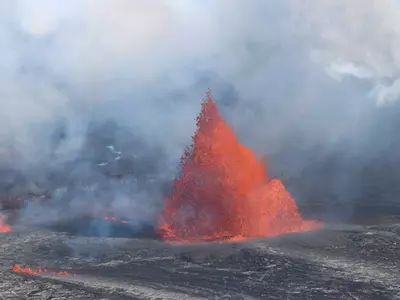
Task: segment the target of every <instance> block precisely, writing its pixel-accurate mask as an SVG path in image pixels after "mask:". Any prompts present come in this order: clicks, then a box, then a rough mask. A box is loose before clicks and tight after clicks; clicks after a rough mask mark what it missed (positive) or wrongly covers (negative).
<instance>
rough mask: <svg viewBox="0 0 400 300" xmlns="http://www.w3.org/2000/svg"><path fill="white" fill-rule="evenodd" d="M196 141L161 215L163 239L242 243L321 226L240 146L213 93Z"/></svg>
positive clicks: (205, 106)
mask: <svg viewBox="0 0 400 300" xmlns="http://www.w3.org/2000/svg"><path fill="white" fill-rule="evenodd" d="M192 139H193V143H192V145H191V146H190V147H188V148H187V149H186V150H185V152H184V154H183V156H182V158H181V168H182V170H181V175H180V177H179V178H177V179H175V181H174V184H173V189H172V195H171V196H170V197H169V198H168V199H167V200H166V206H165V208H164V210H163V212H162V215H161V225H160V232H161V236H162V238H163V239H164V240H166V241H170V242H183V243H185V242H199V241H209V240H220V239H222V240H243V239H248V238H257V237H270V236H276V235H280V234H284V233H288V232H296V231H306V230H312V229H315V228H317V227H318V226H319V224H318V223H317V222H316V221H311V220H310V221H306V220H303V219H302V217H301V215H300V213H299V211H298V209H297V206H296V203H295V202H294V200H293V198H292V196H291V195H290V194H289V192H288V191H286V189H285V187H284V186H283V184H282V182H281V181H280V180H279V179H270V178H268V175H267V172H266V170H265V167H264V162H263V161H260V160H257V159H256V157H255V155H254V153H253V152H252V151H251V150H250V149H248V148H246V147H244V146H243V145H241V144H240V143H239V142H238V139H237V137H236V136H235V133H234V131H233V129H232V128H230V127H229V126H228V125H227V123H226V122H225V120H224V119H223V118H222V117H221V115H220V114H219V112H218V108H217V106H216V104H215V102H214V101H213V100H212V98H211V95H210V94H209V93H208V94H207V97H206V99H205V101H204V102H203V104H202V110H201V113H200V115H199V116H198V117H197V131H196V133H195V135H194V136H193V138H192Z"/></svg>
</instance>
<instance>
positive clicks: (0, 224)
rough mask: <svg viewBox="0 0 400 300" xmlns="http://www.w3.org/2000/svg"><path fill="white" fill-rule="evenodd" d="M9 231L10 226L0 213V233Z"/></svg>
mask: <svg viewBox="0 0 400 300" xmlns="http://www.w3.org/2000/svg"><path fill="white" fill-rule="evenodd" d="M6 232H11V226H10V225H7V223H6V222H5V221H4V220H3V217H2V216H1V215H0V233H6Z"/></svg>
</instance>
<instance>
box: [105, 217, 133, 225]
mask: <svg viewBox="0 0 400 300" xmlns="http://www.w3.org/2000/svg"><path fill="white" fill-rule="evenodd" d="M104 220H106V221H114V222H118V223H122V224H128V221H125V220H121V219H118V218H117V217H113V216H104Z"/></svg>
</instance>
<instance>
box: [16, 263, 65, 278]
mask: <svg viewBox="0 0 400 300" xmlns="http://www.w3.org/2000/svg"><path fill="white" fill-rule="evenodd" d="M10 270H11V271H13V272H15V273H24V274H28V275H37V274H43V273H48V274H53V275H71V273H69V272H66V271H59V272H50V271H48V270H47V269H42V268H41V267H40V268H39V269H31V268H27V267H21V266H20V265H18V264H17V265H13V266H12V268H11V269H10Z"/></svg>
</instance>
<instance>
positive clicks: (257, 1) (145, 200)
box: [0, 0, 400, 223]
mask: <svg viewBox="0 0 400 300" xmlns="http://www.w3.org/2000/svg"><path fill="white" fill-rule="evenodd" d="M398 6H399V4H398V3H397V2H396V1H390V0H383V1H382V0H380V1H376V0H367V1H366V0H353V1H345V0H343V1H338V0H323V1H300V0H299V1H297V0H292V1H289V0H288V1H262V0H254V1H239V0H229V1H228V0H220V1H211V0H204V1H188V0H169V1H168V0H164V1H163V0H159V1H157V0H134V1H131V0H113V1H105V0H83V1H78V0H71V1H61V0H59V1H58V0H56V1H46V0H24V1H23V0H20V1H17V0H15V1H3V2H1V3H0V19H1V21H0V22H1V26H0V44H1V45H2V46H1V48H0V55H1V56H0V66H1V68H0V70H1V72H0V79H1V80H0V97H1V101H0V115H1V118H0V122H1V124H0V125H1V126H0V167H1V168H0V169H1V172H2V176H1V178H0V184H1V186H2V189H1V191H2V194H4V195H5V196H9V195H14V194H15V195H18V194H21V193H22V194H23V193H26V192H28V191H31V192H32V190H49V191H50V192H51V194H52V203H53V204H54V205H53V206H54V207H55V208H59V207H63V206H68V207H69V208H71V207H72V208H73V210H74V211H80V209H81V208H80V207H81V205H82V203H85V204H87V203H90V204H91V205H94V206H96V205H99V204H98V203H102V201H103V200H104V201H107V200H110V199H112V206H113V209H114V210H116V211H117V212H118V211H119V213H120V214H125V215H126V217H129V218H130V219H131V220H136V221H138V222H139V223H140V222H141V221H144V222H153V221H154V220H155V218H156V216H157V214H158V212H159V210H160V209H161V206H162V203H161V201H162V200H161V199H162V194H163V193H164V192H165V190H167V189H168V183H169V182H170V181H171V179H172V178H173V177H174V175H175V174H176V172H177V165H178V162H179V157H180V155H181V154H182V151H183V149H184V147H185V145H186V144H187V143H189V142H190V136H191V134H192V133H193V131H194V129H195V120H194V119H195V116H196V114H197V113H198V111H199V109H200V100H201V99H202V97H203V96H204V93H205V91H206V89H207V88H209V87H210V88H211V89H212V90H213V94H214V97H215V98H216V100H217V102H219V105H220V108H221V110H222V112H223V114H224V116H225V117H226V118H227V120H228V121H229V122H230V123H231V124H232V125H233V126H234V128H235V130H236V131H237V132H238V135H239V137H240V138H241V140H242V141H243V142H244V143H245V144H246V145H248V146H250V147H252V148H253V149H255V151H256V152H257V153H258V154H259V155H260V156H261V155H265V154H267V155H269V164H270V167H271V172H272V175H276V176H279V177H282V178H283V180H284V181H285V183H286V184H287V185H288V188H289V190H290V191H291V192H292V193H293V194H294V195H295V198H296V200H297V201H298V202H299V203H300V207H302V206H303V207H304V210H305V211H307V208H309V209H310V210H313V209H314V210H315V209H316V210H317V211H320V212H332V209H337V211H336V212H333V213H332V214H331V215H334V216H336V217H337V216H339V215H340V216H342V217H343V212H349V215H348V216H346V217H350V216H351V215H354V211H355V210H353V209H354V208H357V207H358V206H359V205H361V206H365V203H367V202H368V201H369V202H368V203H370V202H372V203H375V202H378V201H380V203H381V204H382V205H383V206H384V207H389V208H390V209H392V207H393V205H394V204H395V203H396V202H395V197H396V195H398V191H397V190H396V189H398V187H397V184H396V183H395V178H398V176H399V173H398V171H396V168H397V166H398V164H399V158H398V153H399V149H400V143H399V138H398V134H397V130H396V128H398V126H397V125H398V123H399V122H400V121H398V119H399V118H398V112H399V109H400V107H399V104H398V103H397V102H396V100H397V99H398V96H399V92H400V79H399V74H400V73H399V65H400V57H399V54H398V53H397V52H398V51H397V49H398V45H399V43H400V21H399V20H400V19H399V16H398V14H399V13H398V11H400V10H399V8H400V7H398ZM397 169H398V168H397ZM121 178H122V179H121ZM371 183H373V186H372V185H371ZM321 203H322V204H321ZM360 203H361V204H360ZM385 203H386V204H385ZM385 205H386V206H385ZM315 207H317V208H315ZM49 209H50V208H49ZM33 211H35V208H34V207H32V206H28V210H27V214H32V212H33ZM55 211H57V213H54V215H52V214H49V213H48V212H46V217H47V218H49V216H50V215H51V216H53V217H55V218H59V217H60V215H59V214H60V212H59V211H60V210H59V209H55Z"/></svg>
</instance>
